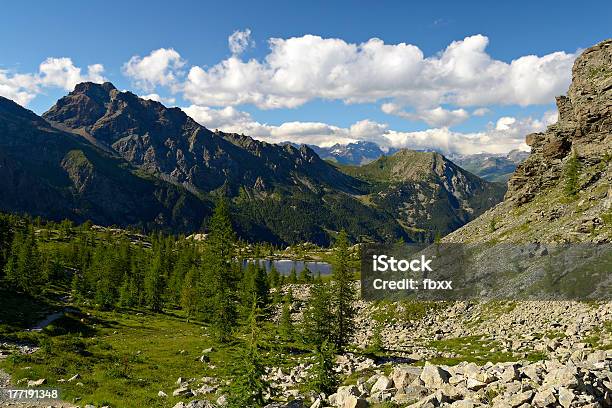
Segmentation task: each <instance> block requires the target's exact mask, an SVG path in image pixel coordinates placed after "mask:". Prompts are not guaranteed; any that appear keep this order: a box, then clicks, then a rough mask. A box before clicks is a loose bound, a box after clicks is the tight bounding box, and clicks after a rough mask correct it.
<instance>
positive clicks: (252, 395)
mask: <svg viewBox="0 0 612 408" xmlns="http://www.w3.org/2000/svg"><path fill="white" fill-rule="evenodd" d="M261 316H262V314H261V309H259V307H258V306H257V299H255V298H253V301H252V303H251V312H250V314H249V317H248V319H247V325H246V327H247V330H248V333H247V339H246V344H245V345H244V346H243V349H242V350H241V351H240V353H239V358H238V359H237V361H236V362H235V364H234V367H233V370H232V371H233V376H232V377H233V378H232V387H231V392H230V397H229V399H228V407H230V408H243V407H261V406H263V405H264V403H265V400H264V393H265V392H266V390H267V388H268V386H269V384H268V383H267V382H266V380H265V379H264V375H265V373H266V370H265V365H264V363H263V361H262V357H261V353H260V351H259V319H261Z"/></svg>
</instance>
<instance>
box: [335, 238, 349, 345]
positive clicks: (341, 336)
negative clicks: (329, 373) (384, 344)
mask: <svg viewBox="0 0 612 408" xmlns="http://www.w3.org/2000/svg"><path fill="white" fill-rule="evenodd" d="M335 252H336V253H335V261H334V265H333V268H334V269H333V276H332V277H333V286H332V288H333V289H332V290H333V303H334V309H335V314H336V318H335V323H336V330H335V332H336V347H337V348H338V349H339V350H342V349H343V348H344V347H345V346H346V345H347V344H348V343H349V340H350V337H351V333H352V332H353V329H354V326H355V323H354V318H355V309H354V307H353V301H354V300H355V290H354V289H353V286H352V283H353V282H352V281H353V273H352V271H351V268H350V263H349V262H350V259H349V251H348V237H347V234H346V231H344V230H342V231H341V232H340V234H339V235H338V240H337V242H336V249H335Z"/></svg>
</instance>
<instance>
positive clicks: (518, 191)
mask: <svg viewBox="0 0 612 408" xmlns="http://www.w3.org/2000/svg"><path fill="white" fill-rule="evenodd" d="M557 106H558V110H559V120H558V122H557V123H556V124H554V125H551V126H549V127H548V129H547V130H546V131H545V132H542V133H534V134H530V135H527V137H526V142H527V144H528V145H530V146H531V149H532V150H531V154H530V156H529V157H528V158H527V159H526V160H525V161H524V162H523V163H522V164H520V165H519V166H518V168H517V170H516V172H515V173H514V174H513V175H512V177H511V178H510V180H509V182H508V191H507V193H506V196H505V199H504V201H503V202H502V203H501V204H499V205H498V206H496V207H495V208H493V209H491V210H489V211H487V212H486V213H485V214H484V215H483V216H482V217H480V218H478V219H476V220H474V221H473V222H471V223H469V224H467V225H466V226H464V227H463V228H461V229H459V230H458V231H455V232H454V233H453V234H451V235H450V236H448V237H447V238H446V240H447V241H449V242H465V241H482V240H488V239H495V240H501V241H537V242H582V241H594V242H603V241H607V242H609V241H610V240H611V239H612V40H606V41H603V42H601V43H600V44H597V45H595V46H593V47H591V48H589V49H587V50H585V51H584V52H583V53H582V55H581V56H580V57H578V59H577V60H576V62H575V63H574V68H573V71H572V84H571V86H570V88H569V91H568V94H567V96H560V97H558V98H557Z"/></svg>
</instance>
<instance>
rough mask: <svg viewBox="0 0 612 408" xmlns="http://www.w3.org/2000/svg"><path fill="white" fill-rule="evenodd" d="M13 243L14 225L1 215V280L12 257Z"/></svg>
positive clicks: (7, 217)
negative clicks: (10, 256)
mask: <svg viewBox="0 0 612 408" xmlns="http://www.w3.org/2000/svg"><path fill="white" fill-rule="evenodd" d="M12 242H13V225H12V222H11V219H10V217H9V216H5V215H2V214H0V279H2V276H3V274H4V267H5V265H6V262H7V260H8V258H9V255H10V250H11V244H12Z"/></svg>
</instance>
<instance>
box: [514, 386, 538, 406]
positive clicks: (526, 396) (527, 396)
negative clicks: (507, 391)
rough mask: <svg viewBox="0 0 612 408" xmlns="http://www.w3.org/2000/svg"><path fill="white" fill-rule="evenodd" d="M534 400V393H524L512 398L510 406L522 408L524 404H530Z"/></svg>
mask: <svg viewBox="0 0 612 408" xmlns="http://www.w3.org/2000/svg"><path fill="white" fill-rule="evenodd" d="M531 398H533V391H531V390H529V391H524V392H520V393H518V394H515V395H513V396H512V397H510V406H512V407H520V406H521V405H523V404H528V403H529V401H531Z"/></svg>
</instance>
